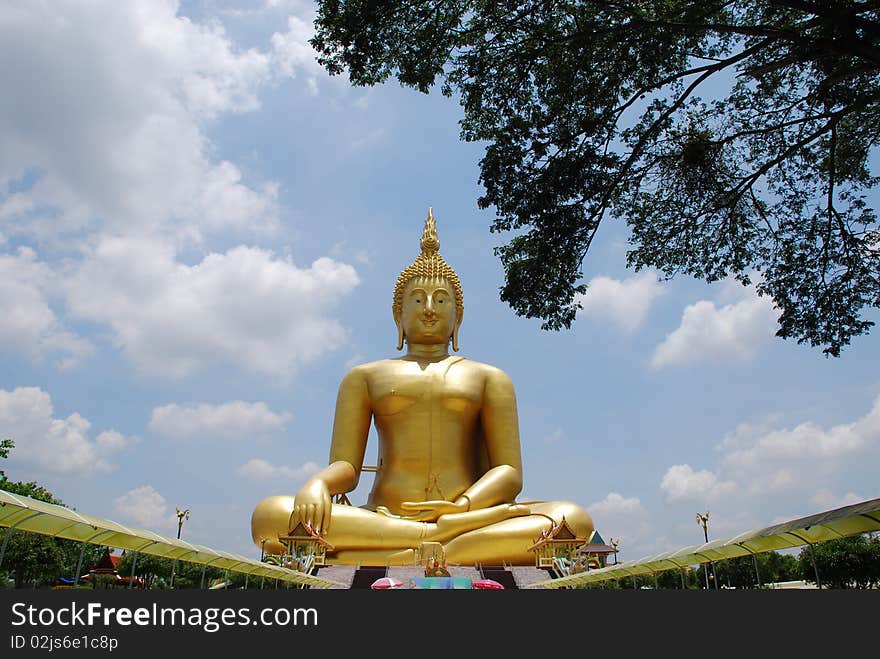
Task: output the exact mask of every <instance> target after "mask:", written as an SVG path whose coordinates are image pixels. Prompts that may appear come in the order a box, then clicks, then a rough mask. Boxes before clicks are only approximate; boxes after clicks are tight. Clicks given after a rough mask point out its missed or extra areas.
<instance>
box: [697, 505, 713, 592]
mask: <svg viewBox="0 0 880 659" xmlns="http://www.w3.org/2000/svg"><path fill="white" fill-rule="evenodd" d="M697 524H699V525H701V526H702V527H703V539H704V540H705V541H706V542H707V543H708V542H709V529H708V524H709V511H708V510H707V511H706V512H705V513H697ZM709 562H710V563H711V561H709ZM704 570H705V572H706V590H709V566H708V565H707V566H705V567H704ZM712 574H713V576H714V579H715V588H716V589H717V588H718V577H717V575H715V566H714V565H713V566H712Z"/></svg>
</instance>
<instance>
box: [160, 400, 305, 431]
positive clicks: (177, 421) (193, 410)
mask: <svg viewBox="0 0 880 659" xmlns="http://www.w3.org/2000/svg"><path fill="white" fill-rule="evenodd" d="M289 420H290V414H288V413H286V412H285V413H282V414H276V413H274V412H272V411H271V410H270V409H269V408H268V406H267V405H266V403H262V402H260V403H246V402H244V401H240V400H236V401H231V402H229V403H223V404H222V405H208V404H205V403H202V404H200V405H190V406H180V405H175V404H172V405H164V406H162V407H157V408H155V409H154V410H153V413H152V415H151V416H150V425H149V428H150V430H151V431H152V432H155V433H159V434H161V435H166V436H168V437H199V436H202V437H227V438H250V437H253V435H255V434H260V433H264V432H269V431H272V430H279V429H281V428H283V427H284V424H285V423H287V421H289Z"/></svg>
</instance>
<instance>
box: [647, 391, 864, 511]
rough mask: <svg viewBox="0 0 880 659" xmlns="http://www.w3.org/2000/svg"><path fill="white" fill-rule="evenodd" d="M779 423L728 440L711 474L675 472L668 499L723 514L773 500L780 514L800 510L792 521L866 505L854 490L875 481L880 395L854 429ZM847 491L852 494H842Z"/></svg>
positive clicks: (666, 488)
mask: <svg viewBox="0 0 880 659" xmlns="http://www.w3.org/2000/svg"><path fill="white" fill-rule="evenodd" d="M774 423H777V424H778V419H771V420H765V421H763V422H760V423H757V424H751V423H743V424H740V425H739V426H738V427H737V428H736V430H734V431H733V432H731V433H728V434H727V435H725V436H724V438H723V439H722V441H721V442H720V443H719V445H718V446H717V447H716V448H717V450H718V462H717V464H716V466H715V467H714V468H713V469H711V470H709V469H707V470H701V471H695V470H694V469H693V468H692V467H691V466H690V465H688V464H678V465H673V466H671V467H670V468H669V469H668V470H667V472H666V474H665V475H664V476H663V479H662V481H661V484H660V490H661V492H662V493H663V495H664V498H665V500H666V501H667V502H669V503H674V502H684V501H693V502H696V503H698V504H699V503H700V502H702V503H704V504H708V503H712V504H713V505H714V506H715V507H719V508H720V507H722V506H728V507H729V506H745V507H746V508H748V507H749V506H750V505H752V504H754V505H756V506H758V505H761V504H762V503H763V502H766V501H768V500H772V501H773V502H774V510H780V509H783V510H784V509H788V510H792V511H795V512H793V513H792V514H791V515H785V516H784V517H785V518H786V519H789V518H792V517H796V516H800V515H805V514H809V513H810V512H811V511H812V512H815V511H816V510H817V508H818V509H828V508H837V507H840V506H844V505H848V504H851V503H856V502H857V501H863V500H864V498H862V497H861V496H860V494H858V493H856V492H854V491H853V490H852V487H853V486H852V483H853V481H854V480H858V481H859V482H862V481H861V480H860V479H863V478H865V479H867V480H868V481H870V479H871V476H872V472H871V470H872V466H873V465H874V464H876V461H877V457H878V455H880V397H878V398H877V399H875V401H874V403H873V405H872V407H871V409H870V410H869V411H868V412H867V413H866V414H865V415H864V416H862V417H860V418H858V419H856V420H855V421H852V422H850V423H842V424H838V425H834V426H831V427H828V428H824V427H822V426H820V425H819V424H816V423H814V422H811V421H807V422H804V423H800V424H798V425H796V426H795V427H794V428H790V429H789V428H779V427H774V426H773V425H772V424H774ZM839 492H843V493H844V494H835V493H839ZM864 494H867V498H870V497H871V496H877V495H876V493H872V492H867V493H864ZM754 523H766V521H765V520H761V521H760V522H754Z"/></svg>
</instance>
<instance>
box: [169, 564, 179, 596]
mask: <svg viewBox="0 0 880 659" xmlns="http://www.w3.org/2000/svg"><path fill="white" fill-rule="evenodd" d="M176 571H177V559H176V558H175V559H174V562H173V563H172V564H171V583H170V584H168V588H169V590H170V589H172V588H174V573H175V572H176Z"/></svg>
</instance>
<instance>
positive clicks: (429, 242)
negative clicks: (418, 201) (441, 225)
mask: <svg viewBox="0 0 880 659" xmlns="http://www.w3.org/2000/svg"><path fill="white" fill-rule="evenodd" d="M419 247H421V248H422V254H436V253H437V252H439V251H440V238H439V237H438V236H437V223H436V222H435V221H434V209H433V208H429V209H428V218H427V219H426V220H425V230H424V231H422V239H421V240H420V241H419Z"/></svg>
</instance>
